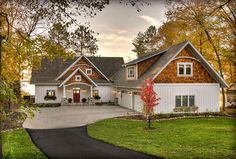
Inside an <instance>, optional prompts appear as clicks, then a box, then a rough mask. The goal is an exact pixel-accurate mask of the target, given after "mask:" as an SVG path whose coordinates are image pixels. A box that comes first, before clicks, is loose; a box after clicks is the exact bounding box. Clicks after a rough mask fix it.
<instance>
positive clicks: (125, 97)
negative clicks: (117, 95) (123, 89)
mask: <svg viewBox="0 0 236 159" xmlns="http://www.w3.org/2000/svg"><path fill="white" fill-rule="evenodd" d="M121 105H122V106H123V107H126V108H129V109H132V94H130V93H122V94H121Z"/></svg>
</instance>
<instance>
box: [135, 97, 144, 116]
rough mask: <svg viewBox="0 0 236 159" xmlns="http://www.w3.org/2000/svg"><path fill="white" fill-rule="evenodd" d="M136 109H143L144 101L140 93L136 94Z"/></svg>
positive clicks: (140, 110)
mask: <svg viewBox="0 0 236 159" xmlns="http://www.w3.org/2000/svg"><path fill="white" fill-rule="evenodd" d="M134 110H135V111H137V112H142V111H143V102H142V100H141V97H140V95H136V94H135V95H134Z"/></svg>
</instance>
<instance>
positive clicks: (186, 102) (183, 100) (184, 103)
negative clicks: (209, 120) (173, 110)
mask: <svg viewBox="0 0 236 159" xmlns="http://www.w3.org/2000/svg"><path fill="white" fill-rule="evenodd" d="M182 102H183V104H182V106H188V96H183V99H182Z"/></svg>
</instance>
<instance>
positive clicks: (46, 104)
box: [33, 103, 61, 108]
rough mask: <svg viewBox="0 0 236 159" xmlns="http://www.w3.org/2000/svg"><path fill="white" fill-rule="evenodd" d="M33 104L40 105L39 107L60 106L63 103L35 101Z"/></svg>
mask: <svg viewBox="0 0 236 159" xmlns="http://www.w3.org/2000/svg"><path fill="white" fill-rule="evenodd" d="M33 106H35V107H39V108H46V107H60V106H61V103H34V104H33Z"/></svg>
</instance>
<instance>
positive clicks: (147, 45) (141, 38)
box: [132, 25, 157, 57]
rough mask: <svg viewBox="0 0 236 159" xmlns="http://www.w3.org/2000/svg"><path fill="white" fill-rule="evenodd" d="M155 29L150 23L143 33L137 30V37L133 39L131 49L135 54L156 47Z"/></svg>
mask: <svg viewBox="0 0 236 159" xmlns="http://www.w3.org/2000/svg"><path fill="white" fill-rule="evenodd" d="M156 38H157V29H156V27H155V26H153V25H151V26H150V27H148V28H147V30H146V31H145V32H144V33H141V32H139V33H138V35H137V37H136V38H135V39H134V40H133V42H132V44H133V45H134V49H133V50H132V51H133V52H135V53H136V54H137V56H138V57H139V56H142V55H144V54H146V53H147V52H152V51H155V50H156V48H157V41H156Z"/></svg>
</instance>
